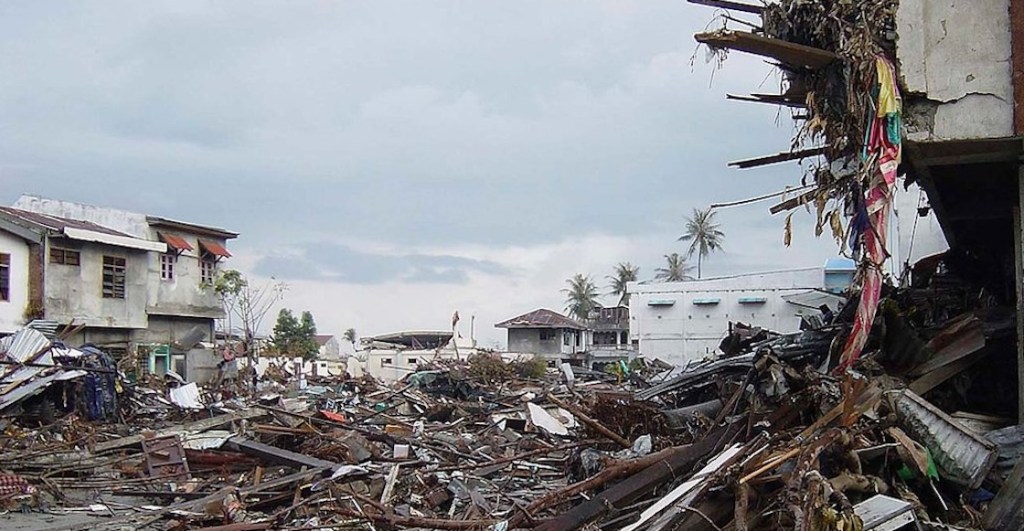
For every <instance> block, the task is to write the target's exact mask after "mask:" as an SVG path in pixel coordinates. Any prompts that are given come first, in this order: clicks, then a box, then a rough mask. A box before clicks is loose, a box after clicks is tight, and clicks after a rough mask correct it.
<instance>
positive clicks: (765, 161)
mask: <svg viewBox="0 0 1024 531" xmlns="http://www.w3.org/2000/svg"><path fill="white" fill-rule="evenodd" d="M824 154H825V147H824V146H822V147H813V148H807V149H801V150H800V151H786V152H783V153H776V154H775V155H768V156H766V157H757V158H753V159H745V160H737V161H733V162H730V163H729V165H730V166H734V167H736V168H741V169H746V168H757V167H759V166H767V165H769V164H778V163H780V162H788V161H791V160H801V159H806V158H809V157H817V156H819V155H824Z"/></svg>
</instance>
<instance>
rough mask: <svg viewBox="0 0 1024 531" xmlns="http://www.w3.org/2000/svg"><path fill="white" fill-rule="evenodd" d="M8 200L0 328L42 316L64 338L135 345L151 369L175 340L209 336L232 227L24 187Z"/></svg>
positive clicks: (161, 366) (166, 363)
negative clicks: (28, 192)
mask: <svg viewBox="0 0 1024 531" xmlns="http://www.w3.org/2000/svg"><path fill="white" fill-rule="evenodd" d="M16 205H18V207H0V288H4V285H5V284H6V285H7V289H6V291H7V293H3V292H2V291H3V290H2V289H0V334H3V333H10V332H13V331H14V330H16V329H17V328H18V327H20V326H22V325H23V324H24V323H26V322H27V321H28V320H31V319H32V318H45V319H48V320H53V321H56V322H58V323H60V324H61V325H65V326H67V327H69V328H68V330H73V331H74V333H72V334H71V335H70V336H69V337H68V339H67V341H68V343H69V344H72V345H76V344H84V343H93V344H96V345H98V346H101V347H103V348H104V349H106V350H108V351H109V352H110V353H111V354H113V355H114V356H115V357H121V356H124V355H126V354H128V353H131V354H139V355H140V356H141V358H140V363H141V365H142V368H144V369H148V370H149V371H152V372H157V373H162V372H164V371H166V370H168V369H171V368H172V365H173V361H172V359H171V356H172V355H171V351H172V348H171V346H172V345H174V344H175V343H176V342H177V341H180V340H182V339H188V340H189V341H191V342H193V343H194V342H196V341H197V338H198V341H212V340H213V338H214V335H213V334H214V327H215V320H216V319H218V318H221V317H223V308H222V307H221V305H220V303H219V300H218V298H217V296H216V295H215V294H214V293H213V290H212V289H211V283H212V281H213V279H214V276H215V275H216V272H217V270H218V269H219V267H220V264H221V262H222V260H223V259H225V258H227V257H229V256H230V253H229V252H228V251H227V249H226V242H227V240H229V239H232V238H235V237H236V236H237V234H235V233H232V232H228V231H224V230H221V229H217V228H212V227H205V226H202V225H195V224H191V223H184V222H178V221H173V220H168V219H165V218H157V217H152V216H146V215H144V214H138V213H132V212H126V211H121V210H115V209H106V208H99V207H93V206H89V205H81V204H78V203H70V202H66V201H57V200H49V199H42V198H37V197H32V196H24V197H22V198H21V199H19V200H18V202H17V203H16ZM5 263H6V264H7V265H4V264H5ZM4 299H6V300H4Z"/></svg>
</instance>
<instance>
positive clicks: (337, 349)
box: [317, 337, 341, 361]
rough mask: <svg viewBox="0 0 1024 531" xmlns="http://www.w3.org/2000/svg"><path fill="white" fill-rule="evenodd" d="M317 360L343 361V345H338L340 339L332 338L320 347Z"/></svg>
mask: <svg viewBox="0 0 1024 531" xmlns="http://www.w3.org/2000/svg"><path fill="white" fill-rule="evenodd" d="M317 359H320V360H323V361H341V344H340V343H338V338H336V337H332V338H330V339H328V340H327V342H326V343H324V344H323V345H320V352H319V353H318V354H317Z"/></svg>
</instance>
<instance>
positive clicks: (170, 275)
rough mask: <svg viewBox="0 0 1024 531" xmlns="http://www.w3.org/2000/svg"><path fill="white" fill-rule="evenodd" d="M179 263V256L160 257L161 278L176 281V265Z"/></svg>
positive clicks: (167, 254) (166, 255)
mask: <svg viewBox="0 0 1024 531" xmlns="http://www.w3.org/2000/svg"><path fill="white" fill-rule="evenodd" d="M177 261H178V255H176V254H173V253H164V254H162V255H160V278H162V279H164V280H174V264H175V263H176V262H177Z"/></svg>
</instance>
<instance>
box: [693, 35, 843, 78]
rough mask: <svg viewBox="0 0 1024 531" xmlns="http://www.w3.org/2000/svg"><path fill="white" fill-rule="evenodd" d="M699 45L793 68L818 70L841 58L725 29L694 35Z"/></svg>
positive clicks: (808, 48) (812, 49)
mask: <svg viewBox="0 0 1024 531" xmlns="http://www.w3.org/2000/svg"><path fill="white" fill-rule="evenodd" d="M694 38H695V39H696V40H697V42H699V43H701V44H706V45H708V46H710V47H712V48H727V49H730V50H738V51H741V52H747V53H751V54H754V55H760V56H762V57H771V58H772V59H775V60H777V61H779V62H781V63H784V64H786V65H788V66H791V67H798V68H809V69H812V70H816V69H819V68H822V67H825V66H828V65H829V64H830V63H832V62H833V61H835V60H836V59H839V56H838V55H836V54H834V53H832V52H830V51H828V50H822V49H820V48H812V47H810V46H804V45H802V44H795V43H792V42H788V41H784V40H782V39H773V38H771V37H762V36H761V35H756V34H754V33H750V32H746V31H730V30H721V31H713V32H707V33H698V34H696V35H694Z"/></svg>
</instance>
